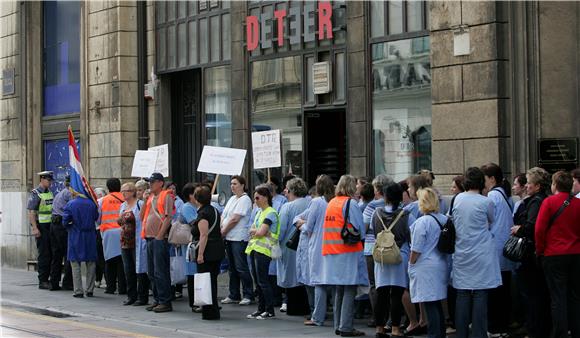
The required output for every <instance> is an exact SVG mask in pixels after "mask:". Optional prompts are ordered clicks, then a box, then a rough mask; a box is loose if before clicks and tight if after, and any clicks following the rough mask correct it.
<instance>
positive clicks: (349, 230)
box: [340, 198, 361, 245]
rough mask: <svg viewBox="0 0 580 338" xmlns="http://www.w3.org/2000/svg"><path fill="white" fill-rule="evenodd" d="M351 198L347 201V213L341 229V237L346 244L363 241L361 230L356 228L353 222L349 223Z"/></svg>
mask: <svg viewBox="0 0 580 338" xmlns="http://www.w3.org/2000/svg"><path fill="white" fill-rule="evenodd" d="M350 200H351V199H350V198H349V199H348V201H347V202H346V215H345V217H344V225H343V226H342V230H341V231H340V237H342V241H343V242H344V244H346V245H355V244H357V243H360V242H361V238H360V231H358V230H357V229H355V228H354V226H353V225H352V224H349V223H348V213H349V210H350Z"/></svg>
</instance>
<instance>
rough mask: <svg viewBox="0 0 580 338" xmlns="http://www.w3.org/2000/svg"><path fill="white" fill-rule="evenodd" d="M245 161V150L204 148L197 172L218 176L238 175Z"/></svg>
mask: <svg viewBox="0 0 580 338" xmlns="http://www.w3.org/2000/svg"><path fill="white" fill-rule="evenodd" d="M245 159H246V150H245V149H236V148H224V147H212V146H204V147H203V151H202V152H201V157H200V159H199V165H198V166H197V171H200V172H202V173H210V174H220V175H240V174H241V173H242V168H243V167H244V160H245Z"/></svg>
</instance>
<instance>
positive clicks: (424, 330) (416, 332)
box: [403, 326, 427, 336]
mask: <svg viewBox="0 0 580 338" xmlns="http://www.w3.org/2000/svg"><path fill="white" fill-rule="evenodd" d="M425 333H427V327H426V326H416V327H415V328H414V329H412V330H405V331H404V333H403V334H404V335H405V336H420V335H422V334H425Z"/></svg>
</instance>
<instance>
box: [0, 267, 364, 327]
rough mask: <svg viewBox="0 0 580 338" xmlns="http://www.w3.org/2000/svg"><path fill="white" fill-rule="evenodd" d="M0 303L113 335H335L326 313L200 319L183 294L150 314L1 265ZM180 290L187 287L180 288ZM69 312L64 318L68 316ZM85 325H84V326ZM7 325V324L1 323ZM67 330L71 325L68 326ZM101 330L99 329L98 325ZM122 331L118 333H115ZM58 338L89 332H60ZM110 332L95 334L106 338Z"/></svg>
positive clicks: (243, 311)
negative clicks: (316, 318) (77, 294)
mask: <svg viewBox="0 0 580 338" xmlns="http://www.w3.org/2000/svg"><path fill="white" fill-rule="evenodd" d="M226 278H227V275H226V274H222V275H221V276H220V290H219V292H218V294H219V295H220V299H221V298H223V297H225V296H226V289H225V285H226V284H225V279H226ZM0 279H1V290H0V295H1V305H2V307H1V308H0V310H5V312H6V313H16V312H18V314H20V313H22V312H26V313H34V314H40V315H47V316H52V317H65V319H66V320H67V321H69V322H70V323H72V322H74V323H72V324H73V325H76V326H79V325H81V324H82V323H89V324H91V325H95V326H100V327H103V328H110V330H113V331H112V332H117V333H116V334H112V335H113V336H126V334H123V332H132V333H135V334H137V335H148V336H157V337H177V336H179V337H299V336H306V337H321V338H322V337H336V336H335V335H334V330H333V329H332V322H331V317H330V318H329V319H330V320H327V321H326V323H325V325H326V326H323V327H306V326H304V325H303V324H302V322H303V320H304V317H301V316H288V315H286V314H283V313H280V312H278V311H277V313H276V318H273V319H268V320H263V321H258V320H255V319H252V320H250V319H246V318H245V316H246V315H247V314H249V313H251V312H253V311H255V310H256V305H250V306H240V305H237V304H230V305H223V308H222V311H221V320H220V321H205V320H201V314H196V313H192V312H191V310H190V309H189V307H188V301H187V295H184V297H183V298H181V299H178V300H176V301H174V302H173V312H169V313H153V312H148V311H146V310H145V309H144V307H134V306H123V305H122V302H123V300H124V299H125V297H126V296H124V295H109V294H105V293H104V289H95V292H94V294H95V297H93V298H82V299H79V298H73V297H72V292H71V291H48V290H40V289H38V283H37V275H36V273H35V272H31V271H25V270H17V269H10V268H2V269H1V275H0ZM184 291H185V292H184V294H186V293H187V292H186V291H187V290H186V289H184ZM68 316H70V317H68ZM365 324H366V319H365V320H357V321H355V327H356V328H357V329H359V330H362V331H364V332H365V333H366V334H367V336H372V337H374V329H372V328H368V327H366V325H365ZM87 325H88V324H87ZM3 326H4V328H5V329H6V327H9V325H8V324H6V325H3ZM70 330H72V329H70ZM103 330H104V329H103ZM115 330H124V331H115ZM64 332H69V335H64V336H69V337H70V336H95V335H92V334H90V335H85V334H81V333H79V332H80V331H64ZM110 335H111V334H110V333H107V334H105V333H104V332H103V333H102V335H101V334H97V335H96V336H107V337H108V336H110Z"/></svg>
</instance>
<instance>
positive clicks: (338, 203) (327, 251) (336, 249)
mask: <svg viewBox="0 0 580 338" xmlns="http://www.w3.org/2000/svg"><path fill="white" fill-rule="evenodd" d="M348 199H349V197H347V196H337V197H335V198H333V199H331V200H330V202H328V207H327V208H326V214H325V216H324V225H323V226H322V255H323V256H326V255H338V254H343V253H349V252H358V251H362V250H363V245H362V242H358V243H356V244H354V245H348V244H344V241H343V240H342V236H341V234H340V233H341V231H342V227H343V226H344V216H343V211H342V209H343V207H344V204H345V203H346V201H348ZM351 203H352V202H351ZM348 226H349V227H352V224H350V223H349V225H348Z"/></svg>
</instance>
